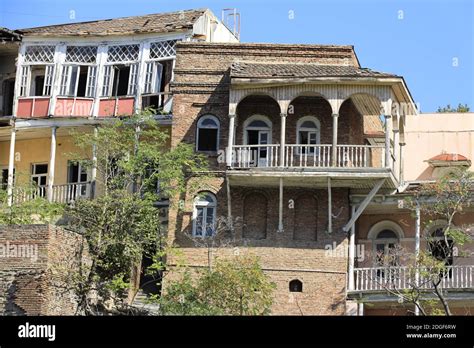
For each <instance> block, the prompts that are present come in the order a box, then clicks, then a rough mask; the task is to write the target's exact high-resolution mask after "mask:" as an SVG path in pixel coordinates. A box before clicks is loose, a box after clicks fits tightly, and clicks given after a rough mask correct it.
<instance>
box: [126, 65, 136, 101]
mask: <svg viewBox="0 0 474 348" xmlns="http://www.w3.org/2000/svg"><path fill="white" fill-rule="evenodd" d="M137 79H138V63H135V64H132V65H130V76H129V78H128V90H127V94H128V95H134V94H135V93H136V91H137Z"/></svg>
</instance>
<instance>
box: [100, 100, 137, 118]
mask: <svg viewBox="0 0 474 348" xmlns="http://www.w3.org/2000/svg"><path fill="white" fill-rule="evenodd" d="M134 103H135V98H133V97H127V98H119V99H118V100H117V114H116V115H117V116H126V115H132V114H133V111H134ZM114 112H115V99H102V100H101V101H100V103H99V116H114Z"/></svg>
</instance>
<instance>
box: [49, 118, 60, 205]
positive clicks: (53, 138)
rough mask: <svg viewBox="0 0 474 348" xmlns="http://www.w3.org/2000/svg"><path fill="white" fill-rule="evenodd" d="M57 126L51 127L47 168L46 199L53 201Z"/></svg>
mask: <svg viewBox="0 0 474 348" xmlns="http://www.w3.org/2000/svg"><path fill="white" fill-rule="evenodd" d="M57 128H58V127H52V128H51V151H50V157H49V168H48V173H49V175H48V195H47V197H48V201H49V202H52V201H53V186H54V171H55V168H56V131H57Z"/></svg>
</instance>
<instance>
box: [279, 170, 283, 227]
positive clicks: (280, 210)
mask: <svg viewBox="0 0 474 348" xmlns="http://www.w3.org/2000/svg"><path fill="white" fill-rule="evenodd" d="M278 232H283V178H280V196H279V201H278Z"/></svg>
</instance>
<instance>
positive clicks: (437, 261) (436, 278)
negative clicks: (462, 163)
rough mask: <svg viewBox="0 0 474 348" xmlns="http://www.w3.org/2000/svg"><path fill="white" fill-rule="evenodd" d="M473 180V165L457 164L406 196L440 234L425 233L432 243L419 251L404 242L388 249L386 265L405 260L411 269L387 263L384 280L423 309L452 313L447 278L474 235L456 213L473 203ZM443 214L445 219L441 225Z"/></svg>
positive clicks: (389, 288)
mask: <svg viewBox="0 0 474 348" xmlns="http://www.w3.org/2000/svg"><path fill="white" fill-rule="evenodd" d="M473 185H474V181H473V174H472V173H471V172H469V171H468V170H458V171H454V172H451V173H449V174H447V175H445V176H443V177H442V178H440V179H438V180H437V181H436V182H433V183H427V184H424V185H422V186H421V187H420V188H419V189H418V190H417V191H416V192H415V193H414V194H413V196H412V197H411V198H409V199H407V200H406V201H405V202H404V205H405V207H407V208H409V209H411V210H412V211H419V214H420V216H422V217H423V219H424V220H425V221H426V223H425V228H424V230H425V231H430V232H432V230H433V228H432V227H436V235H430V234H427V235H425V236H422V237H424V239H425V240H426V241H427V244H428V248H427V250H421V251H420V253H419V255H418V256H417V257H415V255H413V253H412V252H411V251H407V250H405V249H404V248H401V247H399V248H394V249H393V250H392V251H391V252H390V253H389V254H388V255H384V257H385V260H383V263H384V264H386V265H395V267H396V266H397V265H398V264H399V262H400V261H401V260H405V263H406V265H408V266H410V265H411V267H410V268H409V272H408V273H407V274H404V273H403V274H401V273H398V272H397V270H396V268H394V269H392V270H391V269H390V267H391V266H388V267H387V268H388V269H387V270H386V271H385V272H386V274H384V276H383V277H382V281H383V283H382V286H383V287H384V288H385V289H386V290H387V291H388V292H389V293H391V294H393V295H395V296H398V297H399V299H400V301H401V302H404V303H410V304H413V305H414V306H416V307H417V308H418V310H419V312H420V313H421V314H422V315H430V314H437V315H451V309H450V301H449V300H448V298H447V296H446V294H447V293H446V289H444V288H443V281H449V277H450V274H451V272H452V271H451V270H450V265H451V264H452V260H453V259H454V257H457V256H463V253H464V251H463V250H462V248H463V246H464V245H465V244H466V243H469V242H470V241H471V240H472V235H471V234H472V232H471V231H472V228H471V227H470V226H456V225H455V224H454V219H455V217H456V216H459V215H461V214H463V213H464V211H465V210H466V208H468V207H469V206H470V205H471V200H472V193H473V188H474V186H473ZM438 220H442V221H444V224H443V225H441V226H440V225H438V223H437V221H438ZM427 233H429V232H427ZM401 278H402V279H401ZM399 284H407V287H406V288H403V289H402V288H399Z"/></svg>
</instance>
